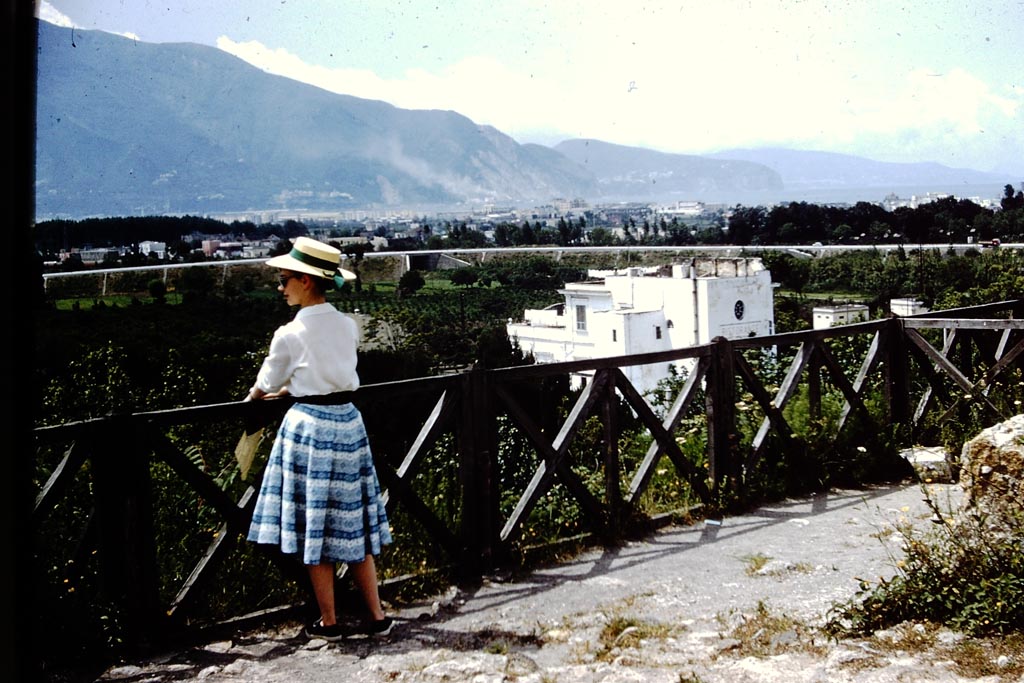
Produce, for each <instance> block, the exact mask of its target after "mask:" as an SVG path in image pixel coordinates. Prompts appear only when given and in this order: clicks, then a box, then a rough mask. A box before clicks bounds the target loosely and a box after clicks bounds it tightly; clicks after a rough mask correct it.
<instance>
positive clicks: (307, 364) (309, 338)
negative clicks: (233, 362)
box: [253, 303, 359, 396]
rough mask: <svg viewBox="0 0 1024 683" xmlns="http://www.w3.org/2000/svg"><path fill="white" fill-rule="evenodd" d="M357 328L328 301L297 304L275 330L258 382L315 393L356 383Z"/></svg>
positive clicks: (295, 392) (298, 393) (270, 387)
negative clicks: (288, 320)
mask: <svg viewBox="0 0 1024 683" xmlns="http://www.w3.org/2000/svg"><path fill="white" fill-rule="evenodd" d="M358 345H359V327H358V326H357V325H356V322H355V321H354V320H352V319H351V318H349V317H348V316H347V315H345V314H344V313H341V312H340V311H339V310H338V309H336V308H335V307H334V306H332V305H331V304H329V303H322V304H315V305H313V306H306V307H304V308H300V309H299V311H298V313H296V314H295V318H294V319H293V320H292V321H291V322H289V323H287V324H285V325H282V326H281V327H279V328H277V330H276V331H275V332H274V337H273V339H271V341H270V351H269V353H268V354H267V357H266V358H265V359H263V365H262V367H260V371H259V374H258V375H257V376H256V383H255V384H254V385H253V386H255V387H257V388H258V389H260V390H262V391H264V392H266V393H268V394H272V393H275V392H278V391H280V390H281V389H283V388H286V387H287V389H288V393H290V394H291V395H292V396H318V395H322V394H332V393H335V392H339V391H355V390H356V389H358V388H359V375H358V374H357V373H356V349H357V347H358Z"/></svg>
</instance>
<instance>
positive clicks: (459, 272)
mask: <svg viewBox="0 0 1024 683" xmlns="http://www.w3.org/2000/svg"><path fill="white" fill-rule="evenodd" d="M450 280H451V283H452V284H453V285H461V286H463V287H471V286H473V285H474V284H476V281H477V273H476V270H474V269H473V268H458V269H456V270H453V271H452V274H451V277H450Z"/></svg>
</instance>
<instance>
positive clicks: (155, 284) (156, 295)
mask: <svg viewBox="0 0 1024 683" xmlns="http://www.w3.org/2000/svg"><path fill="white" fill-rule="evenodd" d="M148 287H149V295H150V296H151V297H153V300H154V301H155V302H156V303H158V304H162V303H163V302H164V298H165V297H166V296H167V284H166V283H164V281H163V280H162V279H160V278H154V279H152V280H150V281H149V285H148Z"/></svg>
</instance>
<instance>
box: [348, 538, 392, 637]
mask: <svg viewBox="0 0 1024 683" xmlns="http://www.w3.org/2000/svg"><path fill="white" fill-rule="evenodd" d="M348 568H349V569H350V570H351V571H352V580H353V581H354V582H355V584H356V587H358V588H359V592H360V593H362V595H363V602H365V603H366V609H367V610H369V612H370V618H372V619H373V620H374V621H380V620H381V619H383V618H384V608H383V607H382V606H381V604H380V594H379V593H378V591H377V563H376V562H374V560H373V555H370V554H369V553H367V555H366V557H365V558H364V559H363V561H362V562H352V563H351V564H349V566H348Z"/></svg>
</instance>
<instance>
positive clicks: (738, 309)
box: [732, 301, 744, 320]
mask: <svg viewBox="0 0 1024 683" xmlns="http://www.w3.org/2000/svg"><path fill="white" fill-rule="evenodd" d="M743 309H744V306H743V302H742V301H737V302H736V305H735V306H733V307H732V312H733V313H735V314H736V319H737V320H743Z"/></svg>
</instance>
